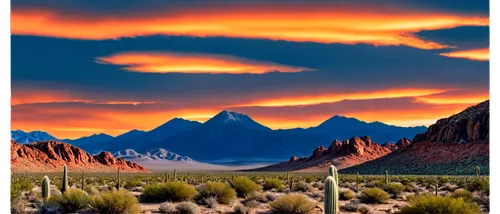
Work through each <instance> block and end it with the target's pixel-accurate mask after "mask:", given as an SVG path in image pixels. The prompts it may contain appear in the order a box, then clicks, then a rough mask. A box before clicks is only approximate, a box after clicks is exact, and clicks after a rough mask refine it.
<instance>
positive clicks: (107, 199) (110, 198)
mask: <svg viewBox="0 0 500 214" xmlns="http://www.w3.org/2000/svg"><path fill="white" fill-rule="evenodd" d="M91 207H92V208H93V209H94V210H95V211H97V212H98V213H128V214H136V213H140V212H141V206H140V205H139V202H138V201H137V198H136V197H135V196H134V195H133V194H132V193H129V192H127V191H125V190H115V191H109V192H104V193H102V194H100V195H97V196H94V198H93V200H92V201H91Z"/></svg>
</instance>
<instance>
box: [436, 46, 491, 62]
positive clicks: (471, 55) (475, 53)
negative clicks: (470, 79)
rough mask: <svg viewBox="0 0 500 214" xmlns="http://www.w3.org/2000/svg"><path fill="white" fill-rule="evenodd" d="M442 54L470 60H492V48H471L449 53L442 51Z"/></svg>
mask: <svg viewBox="0 0 500 214" xmlns="http://www.w3.org/2000/svg"><path fill="white" fill-rule="evenodd" d="M439 55H441V56H446V57H452V58H464V59H470V60H478V61H489V60H490V48H479V49H470V50H462V51H453V52H449V53H441V54H439Z"/></svg>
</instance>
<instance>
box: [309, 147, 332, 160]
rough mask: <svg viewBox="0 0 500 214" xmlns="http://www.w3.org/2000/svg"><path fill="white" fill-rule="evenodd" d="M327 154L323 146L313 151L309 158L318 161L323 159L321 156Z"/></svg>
mask: <svg viewBox="0 0 500 214" xmlns="http://www.w3.org/2000/svg"><path fill="white" fill-rule="evenodd" d="M327 152H328V150H327V149H326V148H325V147H324V146H320V147H318V148H317V149H315V150H314V151H313V153H312V156H311V158H312V159H319V158H321V157H323V155H324V154H326V153H327Z"/></svg>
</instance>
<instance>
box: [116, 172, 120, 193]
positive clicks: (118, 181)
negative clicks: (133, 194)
mask: <svg viewBox="0 0 500 214" xmlns="http://www.w3.org/2000/svg"><path fill="white" fill-rule="evenodd" d="M116 189H117V190H120V168H118V172H117V173H116Z"/></svg>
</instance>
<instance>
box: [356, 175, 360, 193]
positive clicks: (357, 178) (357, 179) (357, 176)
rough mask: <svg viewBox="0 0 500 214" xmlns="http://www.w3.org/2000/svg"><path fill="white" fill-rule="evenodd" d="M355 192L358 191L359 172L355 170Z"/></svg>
mask: <svg viewBox="0 0 500 214" xmlns="http://www.w3.org/2000/svg"><path fill="white" fill-rule="evenodd" d="M356 192H359V172H356Z"/></svg>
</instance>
